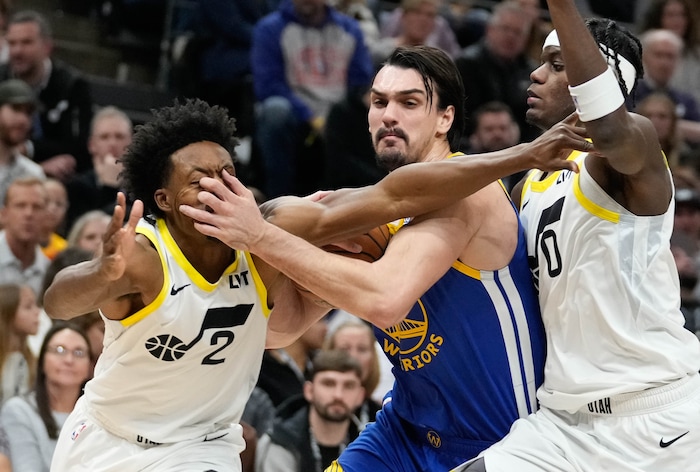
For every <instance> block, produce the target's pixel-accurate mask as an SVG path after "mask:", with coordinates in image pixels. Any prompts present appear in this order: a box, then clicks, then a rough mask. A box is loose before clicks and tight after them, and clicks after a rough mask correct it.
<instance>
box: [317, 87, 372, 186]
mask: <svg viewBox="0 0 700 472" xmlns="http://www.w3.org/2000/svg"><path fill="white" fill-rule="evenodd" d="M367 112H369V88H366V89H365V90H363V91H360V90H358V91H356V92H349V93H348V94H347V95H346V97H345V98H344V99H343V100H341V101H339V102H338V103H336V104H335V105H333V106H332V107H331V110H330V111H329V112H328V119H327V120H326V129H325V132H324V135H323V142H324V144H325V158H326V164H325V166H324V172H325V177H324V184H323V188H328V189H338V188H341V187H361V186H364V185H370V184H374V183H376V182H378V181H379V180H380V179H381V178H382V177H384V176H385V175H386V171H384V169H382V168H381V167H379V166H378V165H377V161H376V159H375V152H374V147H373V146H372V137H371V136H370V135H369V131H368V130H367Z"/></svg>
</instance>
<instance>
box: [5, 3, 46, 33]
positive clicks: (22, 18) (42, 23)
mask: <svg viewBox="0 0 700 472" xmlns="http://www.w3.org/2000/svg"><path fill="white" fill-rule="evenodd" d="M19 23H36V24H37V26H38V27H39V36H41V37H42V38H44V39H51V36H52V34H53V33H52V32H51V25H49V22H48V21H47V20H46V17H45V16H44V15H42V14H41V13H39V12H38V11H34V10H22V11H18V12H17V13H15V14H14V15H12V16H11V17H10V20H9V21H8V22H7V27H8V28H9V27H10V25H16V24H19Z"/></svg>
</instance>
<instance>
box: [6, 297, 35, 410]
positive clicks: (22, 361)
mask: <svg viewBox="0 0 700 472" xmlns="http://www.w3.org/2000/svg"><path fill="white" fill-rule="evenodd" d="M0 328H1V329H0V381H2V385H1V387H2V388H1V389H0V405H2V404H3V403H4V402H6V401H7V400H8V399H9V398H11V397H14V396H16V395H22V394H25V393H27V392H28V391H29V388H30V387H31V385H32V384H33V383H34V376H35V372H36V366H35V362H36V359H35V358H34V355H33V354H32V351H31V349H30V348H29V344H28V343H27V336H29V335H31V334H35V333H36V331H37V329H38V328H39V307H38V306H37V304H36V294H35V292H34V291H33V290H32V289H31V288H29V287H28V286H26V285H20V284H15V283H10V284H0Z"/></svg>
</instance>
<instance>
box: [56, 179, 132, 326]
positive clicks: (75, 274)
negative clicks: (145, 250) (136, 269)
mask: <svg viewBox="0 0 700 472" xmlns="http://www.w3.org/2000/svg"><path fill="white" fill-rule="evenodd" d="M125 214H126V199H125V197H124V194H122V193H121V192H120V193H119V195H118V196H117V205H116V206H115V209H114V214H113V215H112V220H111V222H110V224H109V227H108V228H107V232H106V233H105V235H104V237H103V247H102V253H101V254H100V255H99V256H98V257H96V258H94V259H92V260H90V261H86V262H82V263H80V264H76V265H72V266H69V267H66V268H65V269H63V270H61V271H60V272H59V273H58V274H56V277H55V279H54V281H53V283H52V284H51V286H50V287H49V288H48V289H47V291H46V294H45V296H44V307H45V309H46V312H47V313H48V314H49V316H50V317H51V318H54V319H71V318H74V317H76V316H79V315H82V314H85V313H88V312H91V311H94V310H97V309H98V308H100V307H102V306H103V305H104V304H105V303H106V302H109V301H110V300H114V299H116V298H118V297H120V296H123V295H126V294H128V293H132V292H133V291H134V287H133V284H132V283H131V282H130V280H129V277H128V265H129V263H130V260H132V258H133V253H134V252H135V247H136V246H138V243H137V242H136V233H135V228H136V224H137V223H138V221H139V218H140V217H141V215H142V214H143V203H142V202H140V201H136V202H135V203H134V205H133V208H132V210H131V214H130V216H129V219H128V221H127V222H126V224H124V217H125Z"/></svg>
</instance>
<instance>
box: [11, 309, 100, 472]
mask: <svg viewBox="0 0 700 472" xmlns="http://www.w3.org/2000/svg"><path fill="white" fill-rule="evenodd" d="M89 374H90V342H89V341H88V338H87V336H86V335H85V333H84V332H83V331H82V330H81V329H80V328H79V327H77V326H76V325H75V324H71V323H66V322H58V323H56V324H54V325H53V326H52V327H51V329H50V330H49V332H48V333H46V338H45V339H44V342H43V343H42V345H41V351H40V353H39V360H38V363H37V374H36V385H35V387H34V390H33V391H32V392H31V393H29V394H28V395H26V396H16V397H14V398H11V399H10V400H8V401H7V402H6V403H5V405H4V406H3V408H2V414H1V415H0V422H1V423H2V425H3V426H4V427H5V429H7V430H9V431H12V435H11V436H10V452H11V457H12V466H13V467H14V468H15V469H16V470H18V471H32V472H49V469H50V467H51V458H52V457H53V453H54V450H55V448H56V439H57V438H58V433H59V432H60V431H61V427H62V426H63V423H64V422H65V420H66V418H67V417H68V415H69V414H70V412H71V411H73V407H74V406H75V402H76V401H78V398H79V397H80V395H82V388H83V385H84V384H85V382H86V381H87V380H88V379H89Z"/></svg>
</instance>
